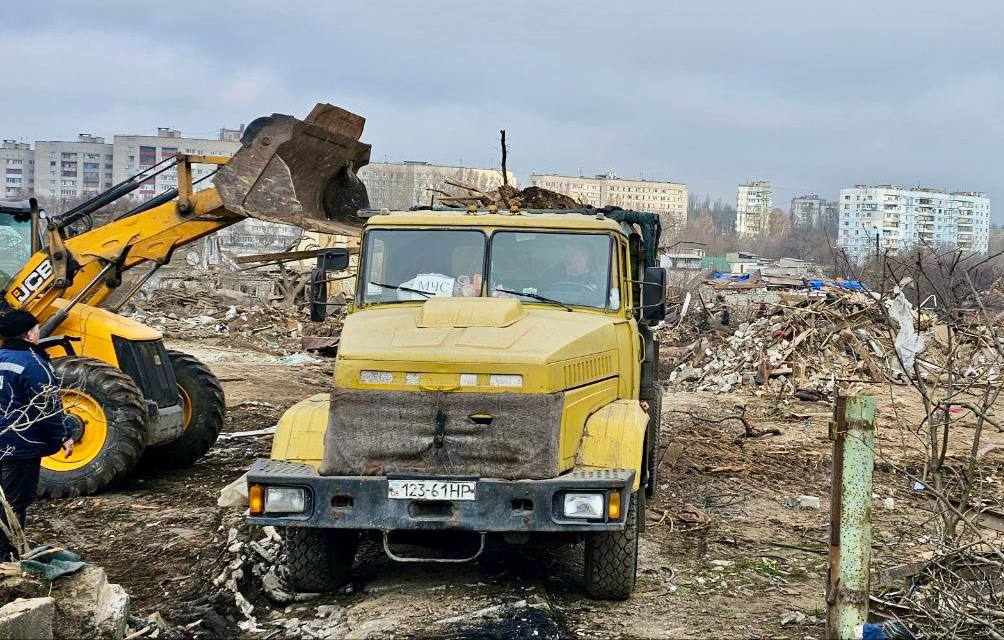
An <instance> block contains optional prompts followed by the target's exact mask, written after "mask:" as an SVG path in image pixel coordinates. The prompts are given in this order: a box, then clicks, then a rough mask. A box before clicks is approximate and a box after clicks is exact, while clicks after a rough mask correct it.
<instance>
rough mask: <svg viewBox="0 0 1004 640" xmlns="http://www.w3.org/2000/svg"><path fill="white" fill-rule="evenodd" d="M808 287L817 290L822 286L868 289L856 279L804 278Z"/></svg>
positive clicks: (853, 289) (856, 289)
mask: <svg viewBox="0 0 1004 640" xmlns="http://www.w3.org/2000/svg"><path fill="white" fill-rule="evenodd" d="M805 283H806V284H807V285H809V288H810V289H815V290H816V291H819V290H820V289H822V288H823V287H840V288H841V289H849V290H850V291H868V287H867V286H866V285H864V284H861V283H860V282H858V281H857V280H806V281H805Z"/></svg>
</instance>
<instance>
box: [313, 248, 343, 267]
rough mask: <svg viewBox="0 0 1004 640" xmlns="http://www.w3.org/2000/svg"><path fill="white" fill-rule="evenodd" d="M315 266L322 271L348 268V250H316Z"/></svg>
mask: <svg viewBox="0 0 1004 640" xmlns="http://www.w3.org/2000/svg"><path fill="white" fill-rule="evenodd" d="M317 268H318V269H321V270H322V271H345V270H346V269H348V268H349V250H348V249H345V248H339V249H321V250H320V251H318V252H317Z"/></svg>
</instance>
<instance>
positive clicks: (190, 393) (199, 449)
mask: <svg viewBox="0 0 1004 640" xmlns="http://www.w3.org/2000/svg"><path fill="white" fill-rule="evenodd" d="M167 355H168V356H169V357H170V358H171V366H173V367H174V377H175V378H177V380H178V391H179V393H180V394H181V401H182V403H183V405H184V410H185V411H184V416H185V430H184V431H183V432H182V434H181V436H180V437H179V438H178V439H177V440H172V441H171V442H168V443H167V444H161V445H151V446H149V447H147V450H146V457H147V459H149V460H150V462H151V463H154V464H157V465H158V466H161V467H168V468H180V467H188V466H191V465H192V464H194V463H195V461H196V460H198V459H199V458H201V457H202V456H204V455H206V452H207V451H209V450H210V449H212V448H213V445H214V444H216V438H217V437H218V436H219V435H220V430H221V429H223V416H224V414H225V413H226V408H227V404H226V400H225V398H224V396H223V388H222V387H221V386H220V382H219V380H217V379H216V376H214V375H213V372H212V371H210V370H209V367H207V366H206V365H204V364H202V363H201V362H199V361H198V360H197V359H196V358H194V357H192V356H190V355H188V354H187V353H180V352H178V351H168V352H167Z"/></svg>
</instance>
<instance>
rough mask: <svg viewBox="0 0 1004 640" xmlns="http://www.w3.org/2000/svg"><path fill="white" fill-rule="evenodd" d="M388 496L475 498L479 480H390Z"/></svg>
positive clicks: (437, 498) (435, 498)
mask: <svg viewBox="0 0 1004 640" xmlns="http://www.w3.org/2000/svg"><path fill="white" fill-rule="evenodd" d="M387 484H388V487H387V497H388V498H391V499H394V500H474V499H475V493H476V492H477V489H476V487H477V482H474V481H473V480H471V481H454V482H449V481H444V480H388V481H387Z"/></svg>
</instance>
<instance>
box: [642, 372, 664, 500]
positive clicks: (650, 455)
mask: <svg viewBox="0 0 1004 640" xmlns="http://www.w3.org/2000/svg"><path fill="white" fill-rule="evenodd" d="M648 425H649V428H648V433H649V438H648V450H647V451H646V452H645V456H646V458H645V469H646V471H647V475H648V478H647V479H646V481H645V497H646V498H654V497H655V492H656V490H657V489H658V486H659V457H660V448H661V443H662V433H661V432H662V388H661V387H659V386H658V385H656V387H655V393H653V394H652V397H651V398H649V399H648Z"/></svg>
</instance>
